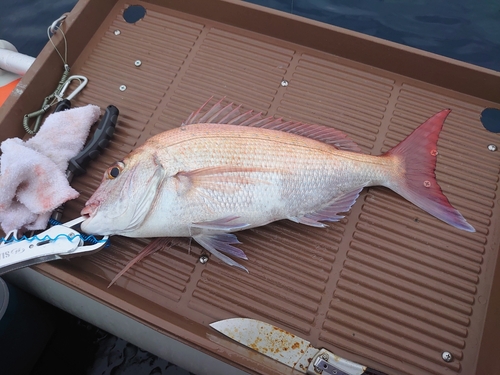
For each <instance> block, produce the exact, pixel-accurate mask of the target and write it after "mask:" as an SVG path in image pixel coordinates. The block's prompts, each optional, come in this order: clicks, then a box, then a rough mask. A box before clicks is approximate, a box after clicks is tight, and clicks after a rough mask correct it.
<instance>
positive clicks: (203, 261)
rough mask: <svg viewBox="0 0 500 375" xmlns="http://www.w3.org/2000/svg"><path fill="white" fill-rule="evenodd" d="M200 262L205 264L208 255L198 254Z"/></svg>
mask: <svg viewBox="0 0 500 375" xmlns="http://www.w3.org/2000/svg"><path fill="white" fill-rule="evenodd" d="M198 260H199V261H200V263H201V264H205V263H207V262H208V257H207V256H206V255H202V256H200V259H198Z"/></svg>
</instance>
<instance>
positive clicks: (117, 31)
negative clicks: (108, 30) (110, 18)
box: [114, 30, 122, 35]
mask: <svg viewBox="0 0 500 375" xmlns="http://www.w3.org/2000/svg"><path fill="white" fill-rule="evenodd" d="M121 33H122V32H121V31H120V30H115V32H114V34H115V35H120V34H121Z"/></svg>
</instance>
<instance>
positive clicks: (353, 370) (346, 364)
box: [307, 349, 366, 375]
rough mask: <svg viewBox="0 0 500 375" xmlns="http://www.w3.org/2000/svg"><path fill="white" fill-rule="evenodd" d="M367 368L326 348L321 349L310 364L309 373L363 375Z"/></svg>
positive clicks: (315, 374)
mask: <svg viewBox="0 0 500 375" xmlns="http://www.w3.org/2000/svg"><path fill="white" fill-rule="evenodd" d="M365 370H366V367H365V366H361V365H360V364H357V363H355V362H351V361H348V360H347V359H344V358H341V357H339V356H337V355H335V354H333V353H332V352H329V351H328V350H326V349H321V350H320V351H319V352H318V354H316V356H314V358H313V359H312V361H311V363H310V364H309V367H308V368H307V373H308V374H314V375H318V374H323V375H362V374H363V373H364V372H365Z"/></svg>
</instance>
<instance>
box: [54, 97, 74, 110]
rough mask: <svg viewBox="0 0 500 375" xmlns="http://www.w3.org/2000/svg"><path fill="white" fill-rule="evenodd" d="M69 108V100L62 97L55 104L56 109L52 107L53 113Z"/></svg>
mask: <svg viewBox="0 0 500 375" xmlns="http://www.w3.org/2000/svg"><path fill="white" fill-rule="evenodd" d="M70 108H71V102H70V101H69V100H68V99H63V100H61V101H60V102H59V103H57V105H56V109H54V113H56V112H61V111H65V110H67V109H70Z"/></svg>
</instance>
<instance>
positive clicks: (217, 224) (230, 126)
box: [82, 102, 474, 268]
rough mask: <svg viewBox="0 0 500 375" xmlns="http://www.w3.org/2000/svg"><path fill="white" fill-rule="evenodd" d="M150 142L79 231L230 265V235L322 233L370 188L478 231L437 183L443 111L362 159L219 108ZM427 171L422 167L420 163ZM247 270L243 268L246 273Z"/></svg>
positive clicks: (331, 133)
mask: <svg viewBox="0 0 500 375" xmlns="http://www.w3.org/2000/svg"><path fill="white" fill-rule="evenodd" d="M203 108H204V107H202V108H200V110H198V111H197V112H195V113H194V114H193V115H191V116H190V118H189V119H188V121H186V124H183V125H182V126H181V127H180V128H177V129H173V130H169V131H166V132H163V133H161V134H158V135H156V136H154V137H152V138H150V139H149V140H148V141H146V143H144V144H143V145H142V146H140V147H138V148H137V149H135V150H134V151H133V152H132V153H131V154H129V155H128V156H127V157H126V158H125V159H124V160H123V161H119V162H117V163H116V164H115V165H113V166H111V167H110V168H109V169H108V170H107V171H106V172H105V174H104V177H103V180H102V183H101V185H100V186H99V188H98V189H97V190H96V192H95V193H94V195H93V196H92V197H91V198H90V199H89V201H88V202H87V203H86V207H85V208H84V209H83V210H82V214H83V215H88V218H87V220H85V221H84V222H83V223H82V230H83V231H84V232H87V233H92V234H100V235H115V234H116V235H123V236H128V237H192V238H193V239H194V240H196V241H197V242H198V243H199V244H200V245H202V246H203V247H204V248H205V249H207V250H208V251H210V252H211V253H212V254H214V255H215V256H217V257H219V258H220V259H222V260H223V261H225V262H226V263H228V264H230V265H234V266H239V267H242V266H241V265H239V263H237V262H235V261H234V260H233V259H232V258H230V257H228V256H226V255H224V254H223V253H225V254H228V255H231V256H232V257H237V258H243V259H246V256H245V254H244V253H243V252H242V251H241V250H240V249H238V248H237V247H235V246H233V245H234V244H237V243H238V241H237V238H236V236H235V235H234V234H232V233H234V232H237V231H240V230H244V229H248V228H253V227H258V226H262V225H266V224H268V223H270V222H273V221H276V220H282V219H288V220H292V221H294V222H298V223H302V224H306V225H310V226H316V227H323V226H325V225H324V224H323V222H324V221H337V220H340V219H341V218H342V217H343V216H342V215H341V213H342V212H347V211H349V209H350V207H351V206H352V205H353V204H354V203H355V201H356V198H357V197H358V195H359V193H360V192H361V190H362V189H363V188H364V187H368V186H376V185H382V186H386V187H388V188H390V189H392V190H394V191H396V192H397V193H399V194H401V195H403V196H404V197H405V198H407V199H409V200H410V201H412V202H413V203H415V204H417V205H418V206H419V207H421V208H423V209H424V210H426V211H427V212H429V213H431V214H432V215H434V216H436V217H438V218H439V219H441V220H444V221H446V222H448V223H450V224H451V225H454V226H455V227H458V228H460V229H464V230H468V231H473V230H474V228H473V227H472V226H470V225H469V224H468V223H467V222H466V221H465V219H464V218H463V217H462V215H461V214H460V213H459V212H458V211H457V210H455V209H454V208H453V207H452V206H451V204H450V203H449V202H448V200H447V199H446V197H445V196H444V195H443V194H442V192H441V189H440V188H439V186H438V185H437V182H436V179H435V176H434V169H435V162H436V154H437V151H436V142H437V137H438V134H439V131H440V130H441V127H442V125H443V122H444V119H445V118H446V116H447V115H448V113H449V111H447V110H445V111H442V112H440V113H438V114H437V115H435V116H434V117H432V118H431V119H429V120H428V121H427V122H425V123H424V124H423V125H421V127H419V128H418V129H417V130H416V131H415V132H414V133H412V135H410V136H409V137H408V138H407V139H406V140H405V141H403V142H402V143H401V144H400V145H398V146H396V147H395V148H394V149H392V150H391V151H389V152H387V153H385V154H383V155H380V156H372V155H366V154H362V153H361V152H360V150H359V148H358V146H357V145H356V144H355V143H354V142H353V141H351V140H349V139H348V138H347V137H346V136H345V135H344V134H343V133H341V132H339V131H337V130H335V129H332V128H327V127H322V126H318V125H311V124H303V123H299V122H286V121H282V120H281V119H272V118H268V119H262V118H260V116H258V115H254V114H253V113H251V112H247V113H244V114H240V113H239V109H238V108H234V107H233V106H232V105H228V106H225V107H224V106H222V104H221V103H220V102H219V103H217V104H216V105H215V106H214V107H212V108H210V109H208V111H207V112H206V113H202V112H203ZM423 165H425V166H423ZM242 268H243V267H242Z"/></svg>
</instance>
